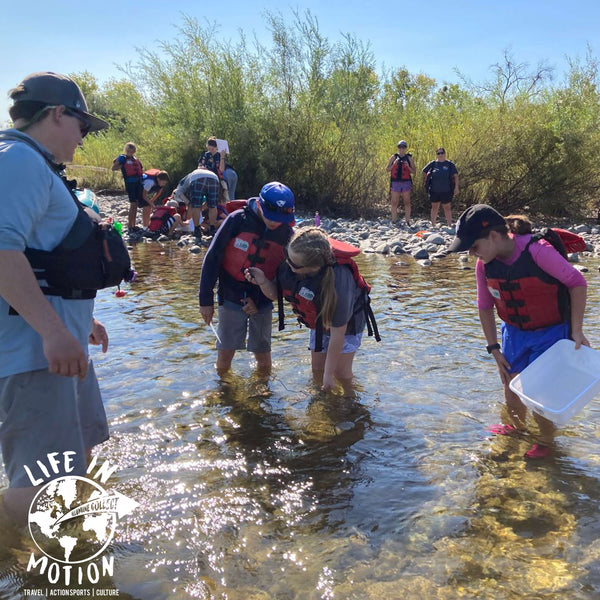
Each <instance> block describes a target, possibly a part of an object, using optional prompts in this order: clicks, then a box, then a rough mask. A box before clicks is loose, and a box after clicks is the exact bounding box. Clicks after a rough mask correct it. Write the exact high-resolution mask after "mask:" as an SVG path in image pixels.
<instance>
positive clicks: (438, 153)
mask: <svg viewBox="0 0 600 600" xmlns="http://www.w3.org/2000/svg"><path fill="white" fill-rule="evenodd" d="M436 154H437V155H438V156H439V155H440V154H446V153H445V152H436Z"/></svg>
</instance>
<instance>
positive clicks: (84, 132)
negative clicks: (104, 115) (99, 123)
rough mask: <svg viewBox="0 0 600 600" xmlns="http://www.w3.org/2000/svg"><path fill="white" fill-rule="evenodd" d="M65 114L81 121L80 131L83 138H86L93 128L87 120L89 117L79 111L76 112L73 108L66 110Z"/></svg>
mask: <svg viewBox="0 0 600 600" xmlns="http://www.w3.org/2000/svg"><path fill="white" fill-rule="evenodd" d="M64 114H65V115H67V117H75V118H76V119H78V120H79V123H80V125H79V131H81V137H82V138H84V137H85V136H86V135H87V134H88V133H89V132H90V129H91V128H92V124H91V123H90V122H89V121H88V120H87V117H86V116H85V115H84V114H82V113H80V112H79V111H77V110H74V109H72V108H66V107H65V110H64Z"/></svg>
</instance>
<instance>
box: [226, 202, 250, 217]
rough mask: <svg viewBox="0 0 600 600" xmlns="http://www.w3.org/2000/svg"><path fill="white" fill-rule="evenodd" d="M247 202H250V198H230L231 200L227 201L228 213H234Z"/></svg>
mask: <svg viewBox="0 0 600 600" xmlns="http://www.w3.org/2000/svg"><path fill="white" fill-rule="evenodd" d="M246 204H248V200H229V202H226V203H225V208H226V210H227V214H229V213H232V212H233V211H234V210H239V209H240V208H244V206H246Z"/></svg>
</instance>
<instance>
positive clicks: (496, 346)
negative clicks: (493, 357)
mask: <svg viewBox="0 0 600 600" xmlns="http://www.w3.org/2000/svg"><path fill="white" fill-rule="evenodd" d="M485 349H486V350H487V353H488V354H491V353H492V352H493V351H494V350H500V344H498V343H497V342H496V343H495V344H490V345H489V346H486V347H485Z"/></svg>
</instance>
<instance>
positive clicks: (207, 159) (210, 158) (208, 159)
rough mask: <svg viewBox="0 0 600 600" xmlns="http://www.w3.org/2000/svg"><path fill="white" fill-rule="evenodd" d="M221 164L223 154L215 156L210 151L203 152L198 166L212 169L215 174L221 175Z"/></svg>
mask: <svg viewBox="0 0 600 600" xmlns="http://www.w3.org/2000/svg"><path fill="white" fill-rule="evenodd" d="M220 164H221V153H220V152H216V153H215V154H214V155H213V154H211V153H210V152H209V151H208V150H207V151H206V152H203V153H202V155H201V156H200V158H199V159H198V166H199V167H204V168H206V169H210V170H211V171H212V172H213V173H216V174H217V175H218V174H219V171H220V170H219V165H220Z"/></svg>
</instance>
